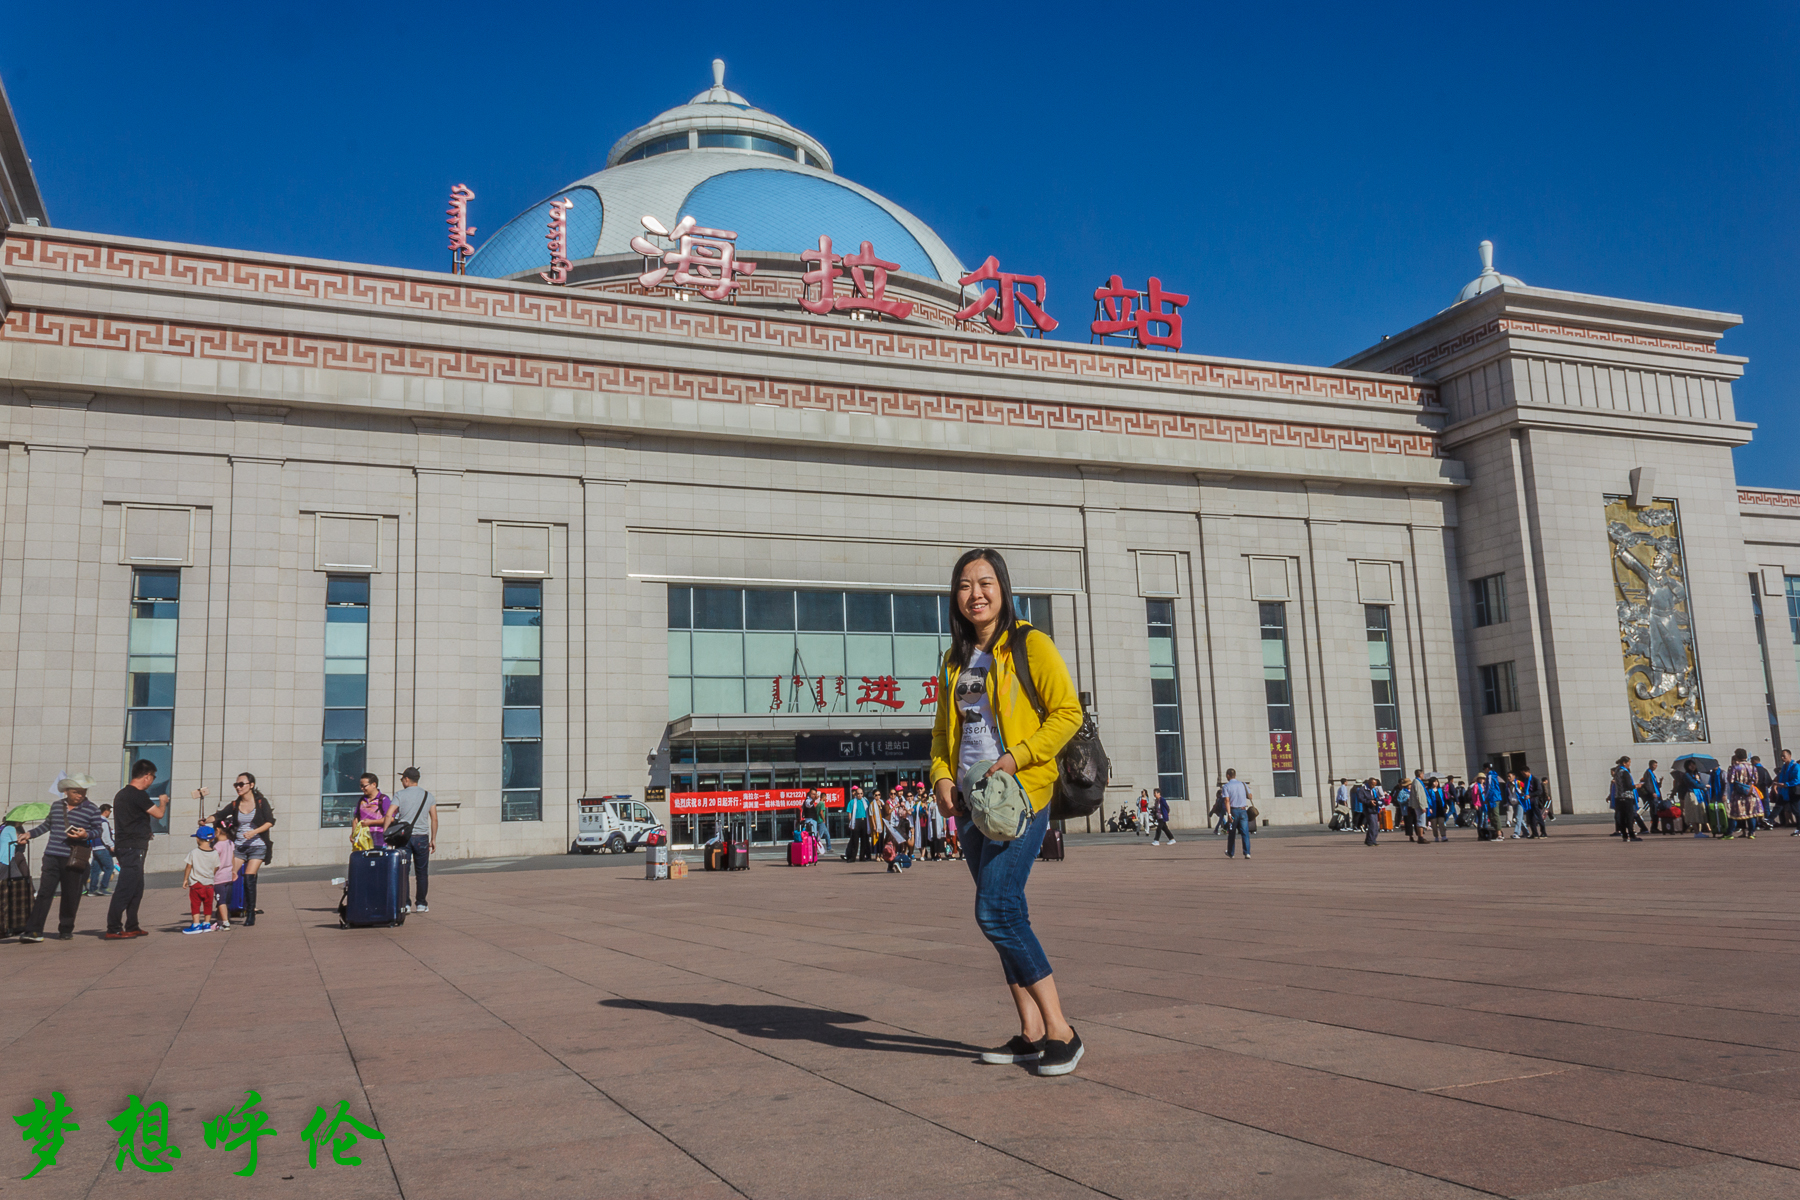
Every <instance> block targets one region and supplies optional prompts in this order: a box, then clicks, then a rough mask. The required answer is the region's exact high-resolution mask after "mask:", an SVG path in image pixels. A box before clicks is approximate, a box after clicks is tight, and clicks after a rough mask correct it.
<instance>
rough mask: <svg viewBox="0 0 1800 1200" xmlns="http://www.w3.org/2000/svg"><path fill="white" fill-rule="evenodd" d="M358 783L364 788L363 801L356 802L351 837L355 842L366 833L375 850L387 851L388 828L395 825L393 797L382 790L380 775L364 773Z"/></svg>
mask: <svg viewBox="0 0 1800 1200" xmlns="http://www.w3.org/2000/svg"><path fill="white" fill-rule="evenodd" d="M358 782H359V783H360V784H361V786H362V799H361V800H358V801H357V802H356V813H355V815H354V816H353V817H352V818H351V820H350V830H351V833H350V837H351V839H352V840H354V839H355V837H356V835H357V834H358V833H366V834H368V835H369V842H370V844H371V845H372V846H373V847H374V848H375V849H377V850H383V849H386V848H387V827H388V826H389V825H392V824H393V823H394V800H393V797H391V796H389V795H388V794H387V793H386V792H384V791H382V790H381V777H380V776H378V775H373V774H370V773H368V772H364V773H363V774H362V776H360V778H359V779H358Z"/></svg>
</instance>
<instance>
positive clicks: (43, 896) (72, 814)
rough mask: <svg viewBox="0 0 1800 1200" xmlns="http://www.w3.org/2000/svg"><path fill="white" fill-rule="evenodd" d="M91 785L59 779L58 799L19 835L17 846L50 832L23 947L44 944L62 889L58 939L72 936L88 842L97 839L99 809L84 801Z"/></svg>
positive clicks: (71, 778) (83, 884)
mask: <svg viewBox="0 0 1800 1200" xmlns="http://www.w3.org/2000/svg"><path fill="white" fill-rule="evenodd" d="M93 786H94V781H93V780H92V779H90V778H89V777H88V776H86V775H65V776H63V777H62V778H61V779H58V780H57V781H56V788H57V791H58V792H59V793H60V795H59V798H58V799H56V800H55V801H53V802H52V803H51V805H50V811H49V812H48V813H47V814H45V816H44V820H43V822H42V823H41V824H40V825H38V827H37V828H35V829H30V830H23V829H22V830H20V831H19V835H18V842H19V845H20V846H24V845H25V844H26V843H27V842H29V841H30V840H31V839H32V838H34V837H37V836H38V835H39V834H42V833H44V832H46V831H47V832H48V833H49V834H50V840H49V841H48V842H47V843H45V846H44V867H43V874H42V876H41V878H40V882H39V883H38V895H37V904H36V906H35V907H33V908H32V910H31V920H30V921H29V922H28V923H27V924H26V928H25V932H24V933H22V934H20V935H19V943H20V944H21V945H36V944H37V943H39V942H41V941H43V940H44V922H45V921H47V920H49V918H50V902H51V901H52V900H54V899H56V892H57V889H58V888H61V889H62V909H61V911H60V912H58V914H57V921H56V936H57V937H59V938H61V939H62V940H63V941H65V942H66V941H68V940H70V939H71V938H73V937H74V936H75V914H76V912H77V910H79V908H80V907H81V895H82V893H83V892H84V891H85V890H86V885H87V875H88V863H89V861H90V859H89V854H90V849H91V843H93V842H97V841H98V840H99V836H98V835H99V831H100V810H99V809H98V808H96V807H94V802H93V801H91V800H89V799H88V792H89V791H90V790H91V789H92V788H93Z"/></svg>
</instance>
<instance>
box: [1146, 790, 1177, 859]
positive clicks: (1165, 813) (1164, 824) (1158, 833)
mask: <svg viewBox="0 0 1800 1200" xmlns="http://www.w3.org/2000/svg"><path fill="white" fill-rule="evenodd" d="M1150 815H1151V816H1152V817H1154V818H1155V820H1156V824H1155V825H1154V826H1153V829H1154V832H1155V836H1154V837H1152V838H1151V839H1150V844H1151V845H1152V846H1156V845H1160V844H1161V842H1160V839H1162V838H1168V839H1169V845H1171V846H1173V845H1174V844H1175V835H1174V834H1173V833H1171V832H1169V800H1168V797H1166V796H1164V795H1163V794H1162V789H1161V788H1157V789H1156V799H1155V800H1153V801H1152V802H1151V806H1150Z"/></svg>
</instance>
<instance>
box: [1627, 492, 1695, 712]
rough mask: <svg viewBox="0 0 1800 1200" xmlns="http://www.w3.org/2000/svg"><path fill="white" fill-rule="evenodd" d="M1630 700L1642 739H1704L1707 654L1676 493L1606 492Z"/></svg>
mask: <svg viewBox="0 0 1800 1200" xmlns="http://www.w3.org/2000/svg"><path fill="white" fill-rule="evenodd" d="M1606 535H1607V538H1608V540H1609V541H1610V543H1611V549H1612V554H1611V557H1612V568H1613V593H1614V597H1615V598H1616V599H1617V601H1618V606H1619V645H1620V649H1621V650H1622V651H1623V652H1624V659H1625V692H1626V704H1627V706H1628V707H1629V708H1630V710H1631V732H1632V737H1633V738H1634V739H1635V740H1637V741H1640V742H1704V741H1706V740H1707V737H1706V706H1705V701H1704V700H1703V698H1702V697H1701V694H1700V654H1699V651H1698V650H1697V649H1696V648H1695V646H1694V622H1693V608H1692V593H1691V592H1690V591H1689V590H1688V584H1687V564H1686V558H1685V556H1684V555H1683V553H1682V549H1681V518H1680V515H1679V514H1678V513H1677V511H1676V509H1675V502H1674V501H1673V500H1656V501H1653V502H1651V503H1650V504H1648V505H1645V506H1644V507H1642V508H1633V507H1631V505H1630V504H1629V503H1628V502H1627V500H1626V498H1625V497H1623V496H1608V497H1607V498H1606Z"/></svg>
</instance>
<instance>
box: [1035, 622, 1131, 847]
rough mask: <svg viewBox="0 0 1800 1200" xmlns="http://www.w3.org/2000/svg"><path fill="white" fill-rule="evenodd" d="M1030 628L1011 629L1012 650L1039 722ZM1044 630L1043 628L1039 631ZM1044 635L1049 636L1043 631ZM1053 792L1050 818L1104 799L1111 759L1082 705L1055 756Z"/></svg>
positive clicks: (1076, 813) (1042, 713) (1082, 811)
mask: <svg viewBox="0 0 1800 1200" xmlns="http://www.w3.org/2000/svg"><path fill="white" fill-rule="evenodd" d="M1030 632H1031V630H1030V627H1027V628H1026V629H1024V630H1020V629H1016V628H1015V629H1014V630H1013V652H1014V654H1015V655H1016V656H1017V658H1018V662H1019V668H1020V669H1019V683H1020V686H1021V687H1023V688H1024V689H1025V698H1026V699H1027V700H1029V701H1031V707H1032V708H1033V709H1035V710H1036V711H1037V715H1038V720H1039V721H1040V722H1041V721H1043V720H1044V718H1045V717H1046V716H1048V715H1049V714H1048V710H1046V709H1045V708H1044V700H1043V697H1041V696H1039V695H1038V690H1037V680H1035V679H1033V678H1032V677H1031V654H1030V651H1029V650H1027V649H1026V645H1025V643H1026V638H1027V636H1029V634H1030ZM1038 632H1039V633H1043V630H1041V629H1040V630H1038ZM1044 636H1045V637H1049V636H1050V635H1049V634H1047V633H1045V634H1044ZM1056 772H1057V774H1056V791H1055V793H1054V794H1053V795H1052V796H1051V798H1050V819H1051V820H1053V821H1067V820H1071V819H1074V818H1077V817H1087V816H1091V815H1093V813H1094V812H1095V810H1097V809H1098V808H1099V807H1100V805H1101V804H1103V803H1105V801H1106V785H1107V783H1108V781H1110V780H1111V779H1112V760H1111V759H1109V758H1107V757H1106V747H1105V746H1103V745H1101V744H1100V722H1099V721H1098V720H1097V719H1096V718H1095V716H1094V714H1093V713H1092V712H1090V711H1088V708H1087V706H1086V705H1085V704H1083V705H1082V714H1081V728H1080V729H1077V730H1076V731H1075V736H1074V737H1072V738H1070V739H1069V743H1068V745H1066V746H1064V747H1063V748H1062V750H1061V751H1060V752H1059V753H1058V754H1057V756H1056Z"/></svg>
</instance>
